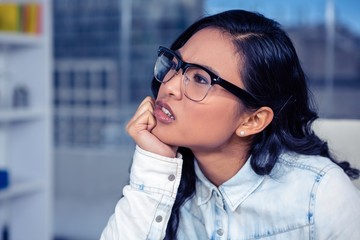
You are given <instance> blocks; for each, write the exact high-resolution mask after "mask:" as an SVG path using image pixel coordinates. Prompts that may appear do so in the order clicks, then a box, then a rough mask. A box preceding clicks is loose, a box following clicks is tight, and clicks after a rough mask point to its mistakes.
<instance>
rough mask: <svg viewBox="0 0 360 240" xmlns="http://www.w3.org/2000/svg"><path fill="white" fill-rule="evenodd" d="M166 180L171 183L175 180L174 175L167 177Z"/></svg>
mask: <svg viewBox="0 0 360 240" xmlns="http://www.w3.org/2000/svg"><path fill="white" fill-rule="evenodd" d="M168 180H169V181H171V182H172V181H174V180H175V175H174V174H171V175H169V177H168Z"/></svg>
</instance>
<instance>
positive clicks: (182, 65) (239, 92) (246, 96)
mask: <svg viewBox="0 0 360 240" xmlns="http://www.w3.org/2000/svg"><path fill="white" fill-rule="evenodd" d="M163 53H168V54H171V55H173V56H174V57H176V59H177V61H178V63H177V65H176V68H175V71H176V72H178V71H179V70H180V69H181V70H182V74H184V73H185V71H186V69H188V68H189V67H198V68H200V69H202V70H204V71H205V72H206V73H208V74H209V76H210V78H211V83H210V85H211V86H213V85H214V84H218V85H220V86H221V87H223V88H224V89H226V90H227V91H229V92H230V93H232V94H233V95H235V96H236V97H238V98H239V99H240V100H242V101H245V102H246V103H247V104H252V105H255V106H258V105H259V103H258V101H257V100H256V99H255V97H253V96H252V95H251V94H250V93H249V92H247V91H245V90H244V89H242V88H240V87H238V86H236V85H234V84H232V83H231V82H229V81H227V80H225V79H223V78H221V77H219V76H218V75H216V74H215V73H213V72H212V71H210V70H209V69H207V68H206V67H204V66H201V65H198V64H195V63H188V62H185V61H183V60H182V59H181V57H180V56H179V55H178V54H177V53H176V52H174V51H173V50H171V49H168V48H166V47H163V46H160V47H159V49H158V57H159V56H160V55H161V54H163ZM155 79H156V80H157V81H159V82H161V83H163V82H168V81H170V80H171V78H170V79H169V80H167V81H160V80H159V79H157V78H156V77H155ZM206 96H207V94H206V95H205V96H204V98H205V97H206ZM204 98H203V99H204ZM203 99H201V100H199V101H202V100H203ZM193 101H196V100H193ZM199 101H197V102H199Z"/></svg>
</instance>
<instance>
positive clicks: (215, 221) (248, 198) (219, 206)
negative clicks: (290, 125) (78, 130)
mask: <svg viewBox="0 0 360 240" xmlns="http://www.w3.org/2000/svg"><path fill="white" fill-rule="evenodd" d="M181 169H182V159H181V156H180V155H179V156H178V157H177V158H166V157H163V156H159V155H156V154H153V153H150V152H147V151H144V150H142V149H141V148H139V147H136V150H135V154H134V159H133V164H132V168H131V174H130V184H129V185H127V186H125V187H124V189H123V194H124V197H122V198H121V199H120V200H119V202H118V203H117V205H116V208H115V213H114V214H113V215H112V216H111V217H110V219H109V222H108V224H107V226H106V227H105V229H104V230H103V233H102V235H101V240H105V239H151V240H155V239H163V238H164V237H165V231H166V226H167V222H168V220H169V217H170V214H171V209H172V205H173V203H174V200H175V197H176V193H177V188H178V186H179V183H180V178H181ZM195 172H196V175H197V180H196V191H195V194H194V195H193V196H192V197H191V198H190V199H189V200H188V201H186V202H185V204H184V205H183V206H182V208H181V210H180V223H179V227H178V230H177V239H180V240H181V239H189V240H195V239H201V240H202V239H219V240H220V239H236V240H240V239H241V240H242V239H264V240H265V239H276V240H282V239H284V240H289V239H291V240H292V239H321V240H322V239H346V240H349V239H354V240H358V239H360V192H359V190H358V189H357V188H356V187H355V186H354V185H353V184H352V183H351V181H350V180H349V178H348V177H347V176H346V174H345V173H344V171H343V170H342V169H341V168H339V167H338V166H337V165H335V164H334V163H332V162H331V161H330V160H329V159H327V158H323V157H319V156H305V155H299V154H295V153H286V154H283V155H281V156H280V157H279V159H278V161H277V163H276V165H275V167H274V169H273V170H272V172H271V174H269V175H265V176H260V175H257V174H256V173H255V172H254V171H253V170H252V168H251V166H250V160H248V161H247V162H246V163H245V165H244V166H243V167H242V168H241V169H240V171H239V172H238V173H237V174H236V175H235V176H233V177H232V178H231V179H229V180H228V181H226V182H225V183H223V184H222V185H221V186H219V187H216V186H214V185H213V184H212V183H211V182H210V181H209V180H208V179H207V178H206V177H205V176H204V175H203V173H202V172H201V170H200V168H199V166H198V165H197V163H196V161H195Z"/></svg>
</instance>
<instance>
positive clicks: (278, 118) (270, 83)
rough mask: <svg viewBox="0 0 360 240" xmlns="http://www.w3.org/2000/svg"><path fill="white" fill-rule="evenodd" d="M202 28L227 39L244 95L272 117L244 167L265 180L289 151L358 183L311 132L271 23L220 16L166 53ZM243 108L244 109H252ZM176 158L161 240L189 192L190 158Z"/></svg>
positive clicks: (237, 14) (285, 42)
mask: <svg viewBox="0 0 360 240" xmlns="http://www.w3.org/2000/svg"><path fill="white" fill-rule="evenodd" d="M207 27H211V28H216V29H219V30H221V31H223V32H226V33H229V34H230V36H231V38H232V41H233V44H234V46H235V47H236V49H237V51H238V52H239V53H240V56H242V59H241V64H240V66H241V71H240V70H239V74H241V75H240V76H241V79H242V80H243V84H244V86H245V89H246V90H247V91H249V92H250V93H251V94H252V95H253V96H255V98H256V99H257V101H258V102H259V103H260V104H261V105H262V106H268V107H270V108H271V109H272V110H273V112H274V119H273V121H272V122H271V123H270V124H269V126H268V127H266V129H265V130H264V131H262V132H261V133H259V134H257V135H256V136H255V137H254V139H253V142H252V144H251V149H250V153H251V162H250V163H251V166H252V168H253V170H254V171H255V172H256V173H257V174H259V175H266V174H269V173H270V172H271V170H272V169H273V167H274V165H275V163H276V161H277V159H278V157H279V155H280V154H281V153H282V152H284V151H294V152H297V153H299V154H305V155H320V156H324V157H328V158H329V159H331V160H332V161H333V162H335V163H337V164H338V165H339V166H340V167H342V168H343V169H344V171H345V172H346V173H347V174H348V176H349V177H351V178H358V177H359V171H358V170H356V169H353V168H351V167H350V165H349V164H348V163H347V162H342V163H338V162H336V161H335V159H334V158H333V157H332V156H331V154H330V153H329V148H328V146H327V143H326V142H325V141H322V140H321V139H320V138H319V137H318V136H316V134H315V133H314V132H313V130H312V129H311V124H312V122H313V121H314V120H315V119H316V118H318V115H317V113H316V111H315V107H314V106H315V105H314V104H313V102H312V100H311V96H310V95H309V94H310V93H309V89H308V87H307V83H306V78H305V74H304V72H303V70H302V68H301V65H300V62H299V59H298V56H297V54H296V51H295V48H294V46H293V44H292V42H291V40H290V38H289V37H288V36H287V34H286V33H285V32H284V31H283V30H282V29H281V27H280V25H279V24H278V23H277V22H275V21H273V20H271V19H267V18H265V17H264V16H263V15H261V14H258V13H252V12H248V11H244V10H230V11H226V12H222V13H219V14H216V15H212V16H207V17H205V18H202V19H200V20H199V21H197V22H195V23H194V24H192V25H191V26H190V27H189V28H188V29H186V30H185V31H184V32H183V33H182V34H181V35H180V36H179V37H178V38H177V39H176V40H175V42H174V43H173V44H172V46H171V49H173V50H177V49H179V48H181V47H182V46H183V45H184V44H185V43H186V42H187V41H188V40H189V38H190V37H191V36H192V35H194V34H195V33H196V32H198V31H199V30H201V29H204V28H207ZM159 87H160V83H158V82H157V81H156V80H154V79H153V81H152V90H153V94H154V95H155V96H157V93H158V90H159ZM244 104H245V105H246V107H247V108H249V109H254V108H256V107H257V106H251V105H249V104H247V103H244ZM179 152H180V153H182V155H183V156H184V166H183V172H182V174H183V175H182V179H181V182H180V187H179V190H178V194H177V196H176V200H175V204H174V206H173V209H172V214H171V217H170V220H169V224H168V226H167V230H166V238H165V239H175V238H176V231H177V227H178V224H179V209H180V207H181V205H182V204H183V203H184V202H185V201H186V199H188V198H189V197H190V196H192V194H193V193H194V191H195V173H194V156H193V154H192V152H191V150H189V149H185V148H180V149H179Z"/></svg>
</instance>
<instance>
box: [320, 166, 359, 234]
mask: <svg viewBox="0 0 360 240" xmlns="http://www.w3.org/2000/svg"><path fill="white" fill-rule="evenodd" d="M314 216H315V226H316V228H315V232H316V234H315V235H316V239H360V191H359V189H357V188H356V187H355V186H354V185H353V184H352V183H351V181H350V179H349V178H348V176H347V175H346V174H345V173H344V171H343V170H342V169H340V168H338V167H336V168H332V169H330V170H329V171H328V172H327V173H326V174H325V175H324V177H323V179H322V180H321V183H320V185H319V189H318V191H317V194H316V206H315V212H314Z"/></svg>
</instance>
